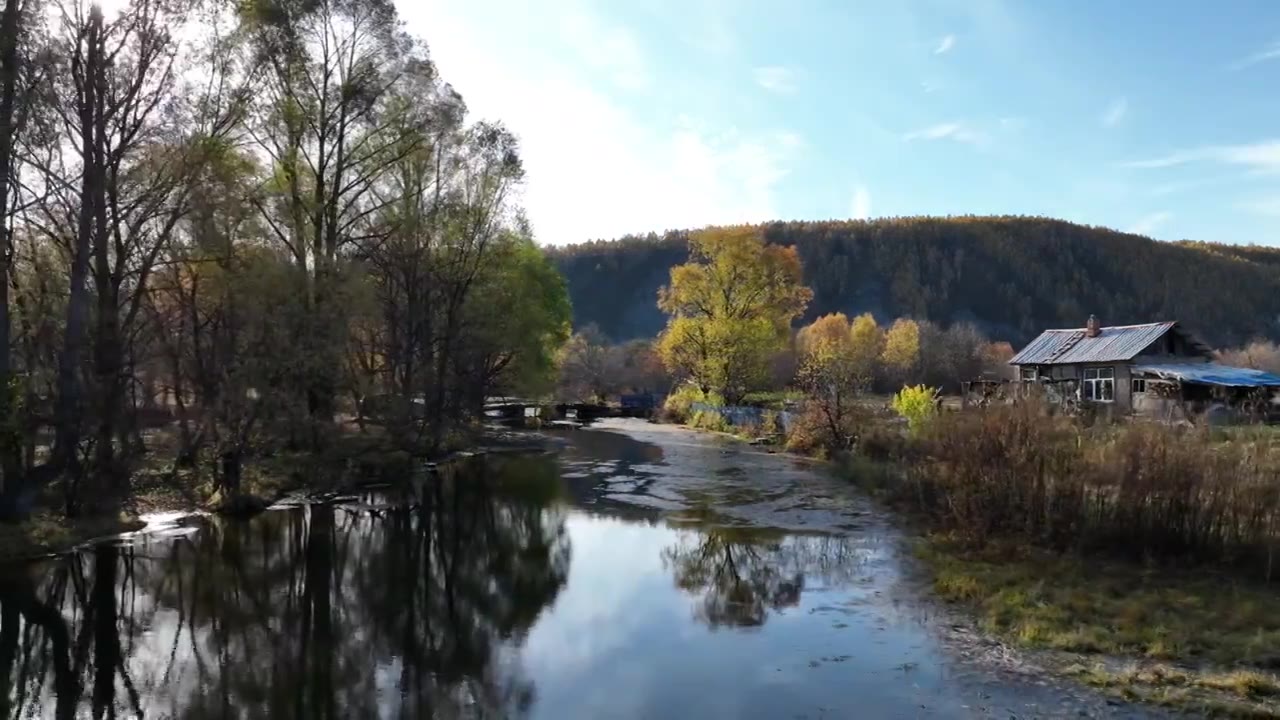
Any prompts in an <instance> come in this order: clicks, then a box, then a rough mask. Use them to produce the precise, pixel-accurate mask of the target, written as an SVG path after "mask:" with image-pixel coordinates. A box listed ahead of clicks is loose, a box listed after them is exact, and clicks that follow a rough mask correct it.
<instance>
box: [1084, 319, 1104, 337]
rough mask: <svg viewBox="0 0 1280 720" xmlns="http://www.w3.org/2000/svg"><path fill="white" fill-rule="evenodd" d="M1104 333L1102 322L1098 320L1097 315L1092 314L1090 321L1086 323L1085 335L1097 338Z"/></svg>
mask: <svg viewBox="0 0 1280 720" xmlns="http://www.w3.org/2000/svg"><path fill="white" fill-rule="evenodd" d="M1101 334H1102V323H1100V322H1098V316H1097V315H1090V316H1089V322H1087V323H1085V326H1084V336H1085V337H1090V338H1096V337H1098V336H1099V335H1101Z"/></svg>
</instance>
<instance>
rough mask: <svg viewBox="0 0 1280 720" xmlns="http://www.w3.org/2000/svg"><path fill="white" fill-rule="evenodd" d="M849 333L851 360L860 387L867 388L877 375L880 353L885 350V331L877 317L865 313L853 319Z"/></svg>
mask: <svg viewBox="0 0 1280 720" xmlns="http://www.w3.org/2000/svg"><path fill="white" fill-rule="evenodd" d="M849 334H850V336H851V338H850V345H849V353H850V362H851V363H852V367H853V372H854V374H855V377H856V378H857V385H858V389H859V390H865V389H867V387H868V386H869V385H870V384H871V380H872V378H873V377H875V371H876V363H877V362H879V360H880V354H881V353H882V352H883V350H884V345H885V339H884V331H882V330H881V329H880V326H879V325H877V324H876V319H875V318H874V317H872V316H871V313H863V314H861V315H859V316H858V317H856V318H854V319H853V324H852V327H851V328H850V329H849Z"/></svg>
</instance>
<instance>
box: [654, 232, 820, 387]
mask: <svg viewBox="0 0 1280 720" xmlns="http://www.w3.org/2000/svg"><path fill="white" fill-rule="evenodd" d="M689 242H690V246H689V247H690V261H689V262H688V263H686V264H683V265H678V266H676V267H673V268H671V282H670V284H668V285H667V286H666V287H664V288H662V289H661V290H660V291H659V292H658V306H659V307H660V308H661V309H662V310H663V311H664V312H666V313H667V314H668V315H669V316H670V317H669V320H668V322H667V328H666V330H665V331H663V334H662V336H661V338H660V339H659V348H660V351H661V353H662V356H663V360H664V362H666V364H667V367H668V368H669V369H670V370H672V371H673V372H677V373H682V374H685V375H687V376H688V377H689V378H690V379H691V380H692V381H693V382H694V383H695V384H696V385H698V387H699V388H700V389H701V390H702V391H703V392H704V393H718V394H720V395H722V396H723V397H724V399H725V400H726V401H727V402H737V401H739V400H741V398H742V397H743V396H744V395H746V393H747V392H749V391H751V390H752V389H754V388H755V387H756V386H757V385H758V384H759V383H760V382H761V379H762V378H763V377H764V376H765V375H766V374H767V370H768V360H769V357H770V355H771V353H773V352H774V351H776V350H780V349H782V348H784V347H785V346H786V342H787V339H788V337H789V335H790V327H791V321H792V320H794V319H795V318H797V317H799V316H800V315H801V314H803V313H804V309H805V307H806V306H807V305H808V303H809V300H810V298H812V296H813V293H812V292H810V291H809V289H808V288H806V287H804V285H803V284H802V272H801V267H800V259H799V257H798V256H797V255H796V252H795V249H794V248H787V247H782V246H778V245H768V244H766V243H765V242H764V240H763V239H762V238H761V237H760V234H759V233H758V232H757V231H756V230H754V229H752V228H745V227H740V228H720V229H714V230H706V231H703V232H700V233H697V234H695V235H694V236H693V237H692V238H690V241H689Z"/></svg>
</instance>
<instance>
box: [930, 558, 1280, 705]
mask: <svg viewBox="0 0 1280 720" xmlns="http://www.w3.org/2000/svg"><path fill="white" fill-rule="evenodd" d="M916 555H917V557H919V559H920V560H921V564H922V566H923V567H924V568H925V569H926V571H927V572H928V573H929V577H930V578H931V582H932V587H933V590H934V591H935V592H936V594H937V596H938V597H939V598H941V599H942V600H944V601H946V602H949V603H951V604H953V605H954V606H955V607H957V608H958V609H959V610H961V611H962V613H963V614H964V615H965V616H966V617H967V618H969V620H970V622H971V624H972V626H973V628H974V629H975V630H976V631H978V632H981V633H983V634H985V635H987V636H988V637H992V638H997V639H999V640H1000V641H1002V642H1005V643H1008V644H1009V645H1011V646H1013V647H1017V648H1021V649H1023V650H1026V651H1030V652H1034V653H1038V654H1039V655H1040V659H1041V662H1042V663H1043V664H1044V665H1045V666H1046V667H1048V668H1050V669H1052V670H1054V671H1055V672H1057V673H1059V674H1061V675H1063V676H1068V677H1074V678H1076V679H1078V680H1080V681H1081V682H1084V683H1086V684H1089V685H1092V686H1095V687H1098V688H1099V689H1101V690H1104V691H1106V692H1108V693H1111V694H1113V695H1114V696H1115V697H1118V698H1123V699H1125V700H1131V701H1141V702H1146V703H1153V704H1157V705H1161V706H1165V707H1170V708H1174V709H1177V710H1181V711H1190V712H1195V713H1197V714H1200V715H1204V716H1212V717H1245V718H1255V717H1256V718H1272V717H1280V676H1277V675H1276V673H1275V670H1276V668H1277V667H1280V595H1277V593H1276V592H1275V589H1274V588H1272V587H1268V586H1266V585H1265V584H1262V583H1251V582H1246V581H1242V580H1240V579H1239V578H1237V577H1233V576H1231V575H1229V574H1226V573H1222V572H1220V571H1215V570H1205V569H1202V570H1195V569H1174V568H1168V567H1164V568H1161V567H1156V566H1143V565H1135V564H1132V563H1124V562H1117V561H1112V560H1106V559H1100V558H1088V557H1082V556H1080V555H1075V554H1058V553H1051V552H1046V551H1043V550H1037V549H1034V548H1031V547H1028V546H1026V545H1016V544H1012V543H992V544H989V545H987V546H985V547H982V548H975V547H973V546H971V545H968V544H966V543H964V542H960V541H957V540H956V539H955V538H953V537H949V536H945V535H939V534H932V535H928V534H927V535H925V536H924V537H922V538H921V539H919V540H918V541H917V543H916Z"/></svg>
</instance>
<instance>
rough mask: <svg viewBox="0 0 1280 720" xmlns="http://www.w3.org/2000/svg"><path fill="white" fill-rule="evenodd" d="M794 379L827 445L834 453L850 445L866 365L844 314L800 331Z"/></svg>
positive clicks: (826, 316)
mask: <svg viewBox="0 0 1280 720" xmlns="http://www.w3.org/2000/svg"><path fill="white" fill-rule="evenodd" d="M796 345H797V346H798V348H799V351H800V369H799V372H798V373H797V379H798V380H799V383H800V386H801V387H803V388H804V389H805V390H806V391H807V393H808V395H809V398H810V403H811V405H812V406H813V407H814V408H815V409H816V410H817V412H818V414H819V415H820V416H821V421H822V424H823V425H824V426H825V430H826V435H827V439H826V444H827V446H828V447H829V448H830V449H832V450H835V451H839V450H847V449H849V447H850V446H851V445H852V444H853V439H854V432H855V428H854V427H853V421H854V418H855V415H856V412H855V405H854V403H855V398H856V396H857V395H858V393H859V391H860V390H862V389H863V388H864V387H865V383H866V364H865V360H864V358H863V357H862V356H860V355H859V353H858V352H857V347H856V346H855V344H854V339H853V332H852V328H851V325H850V322H849V319H848V318H847V317H845V315H844V313H832V314H830V315H823V316H822V317H820V318H818V319H817V320H814V321H813V323H812V324H811V325H807V326H805V327H804V328H801V330H800V332H799V333H798V334H797V336H796Z"/></svg>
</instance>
